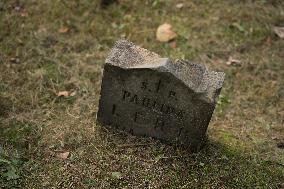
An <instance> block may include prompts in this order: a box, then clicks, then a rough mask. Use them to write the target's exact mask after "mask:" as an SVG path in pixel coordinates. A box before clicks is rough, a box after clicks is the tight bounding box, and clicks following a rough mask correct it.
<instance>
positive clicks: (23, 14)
mask: <svg viewBox="0 0 284 189" xmlns="http://www.w3.org/2000/svg"><path fill="white" fill-rule="evenodd" d="M20 15H21V17H27V16H28V12H27V10H26V9H23V10H22V11H21V13H20Z"/></svg>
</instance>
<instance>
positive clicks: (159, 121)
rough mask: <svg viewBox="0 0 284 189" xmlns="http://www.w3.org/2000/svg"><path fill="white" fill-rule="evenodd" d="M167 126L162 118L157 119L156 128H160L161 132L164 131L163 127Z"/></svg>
mask: <svg viewBox="0 0 284 189" xmlns="http://www.w3.org/2000/svg"><path fill="white" fill-rule="evenodd" d="M164 126H165V121H164V120H163V119H162V118H161V117H157V119H156V122H155V128H158V127H160V128H161V130H163V127H164Z"/></svg>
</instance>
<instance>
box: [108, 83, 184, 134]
mask: <svg viewBox="0 0 284 189" xmlns="http://www.w3.org/2000/svg"><path fill="white" fill-rule="evenodd" d="M140 84H141V85H140V89H142V91H144V92H143V93H142V94H141V93H139V94H136V93H134V92H132V91H129V90H126V89H123V90H122V92H121V101H122V102H123V103H129V104H132V105H135V106H137V107H142V108H145V110H144V111H145V112H144V111H137V112H133V121H134V122H135V123H137V124H145V123H147V124H149V123H151V124H153V126H154V128H160V129H161V130H163V128H164V127H165V125H166V123H167V121H166V119H165V118H167V120H169V117H171V118H170V119H179V120H182V119H183V117H184V113H185V112H184V111H183V110H181V109H179V108H177V107H175V106H173V105H172V104H170V103H169V102H173V103H175V101H176V100H177V95H176V92H175V91H174V90H168V91H167V92H165V91H163V90H162V89H161V88H162V87H163V86H164V85H163V83H162V81H161V80H158V81H157V82H152V83H150V82H149V81H148V80H147V79H146V80H144V81H142V82H141V83H140ZM149 92H150V93H153V94H154V97H153V95H147V93H148V94H149ZM161 95H163V96H164V97H165V98H163V99H164V100H166V101H165V102H163V100H161V98H160V96H161ZM150 96H151V97H150ZM155 96H156V97H155ZM146 110H147V111H146ZM117 112H119V108H118V107H117V105H116V104H113V106H112V115H114V116H118V113H117ZM147 112H149V113H147ZM151 112H152V113H151Z"/></svg>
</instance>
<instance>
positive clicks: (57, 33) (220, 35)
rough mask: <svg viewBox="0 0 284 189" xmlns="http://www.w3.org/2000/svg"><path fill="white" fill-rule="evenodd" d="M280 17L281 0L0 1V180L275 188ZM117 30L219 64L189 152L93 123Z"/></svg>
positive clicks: (153, 46)
mask: <svg viewBox="0 0 284 189" xmlns="http://www.w3.org/2000/svg"><path fill="white" fill-rule="evenodd" d="M180 3H182V6H181V5H179V6H177V4H180ZM283 21H284V2H283V1H282V0H258V1H256V0H212V1H211V0H179V1H174V0H143V1H142V0H141V1H140V0H119V4H113V5H110V6H109V7H107V8H105V9H102V8H101V7H100V6H99V1H98V0H80V1H75V0H74V1H73V0H68V1H67V0H50V1H43V0H42V1H36V0H2V1H0V188H29V189H30V188H186V189H187V188H284V149H283V146H284V144H283V145H282V143H284V142H283V141H284V39H281V38H280V37H278V36H277V35H276V34H275V33H274V31H273V27H274V26H284V22H283ZM163 23H170V24H171V25H172V26H173V30H174V31H175V32H176V33H177V37H176V39H175V42H176V46H174V45H172V44H168V43H160V42H158V41H157V40H156V36H155V31H156V29H157V27H158V26H159V25H161V24H163ZM120 38H127V39H129V40H130V41H132V42H134V43H136V44H138V45H140V46H142V47H144V48H147V49H149V50H151V51H154V52H156V53H158V54H160V55H161V56H163V57H171V58H172V59H177V58H183V59H189V60H192V61H194V62H197V63H202V64H205V65H206V66H207V67H209V68H211V69H214V70H218V71H223V72H225V73H226V80H225V84H224V87H223V89H222V93H221V96H220V98H219V101H218V105H217V108H216V109H215V112H214V115H213V117H212V119H211V122H210V124H209V127H208V138H209V139H208V142H207V145H206V146H205V147H204V148H203V149H202V150H201V151H200V152H199V153H194V154H193V153H190V152H189V151H188V150H187V149H185V148H182V147H179V146H177V145H169V144H164V143H161V142H159V141H157V140H154V139H151V138H140V137H134V136H131V135H129V134H126V133H121V132H117V131H114V130H110V129H106V128H104V127H101V126H100V125H97V124H96V120H95V117H96V112H97V108H98V100H99V93H100V84H101V76H102V74H101V73H102V72H101V71H102V68H103V64H104V60H105V58H106V56H107V53H108V52H109V50H110V48H111V47H112V45H113V44H114V42H115V41H116V40H118V39H120ZM232 59H234V60H236V61H235V62H236V63H233V64H229V63H230V61H229V60H232ZM228 61H229V62H228ZM231 62H232V61H231ZM60 91H61V92H62V91H67V92H68V96H66V97H64V96H61V97H58V96H57V95H58V92H60Z"/></svg>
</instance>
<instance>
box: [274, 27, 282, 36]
mask: <svg viewBox="0 0 284 189" xmlns="http://www.w3.org/2000/svg"><path fill="white" fill-rule="evenodd" d="M273 31H274V33H275V34H276V35H277V36H278V37H280V38H281V39H284V27H278V26H274V27H273Z"/></svg>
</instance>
